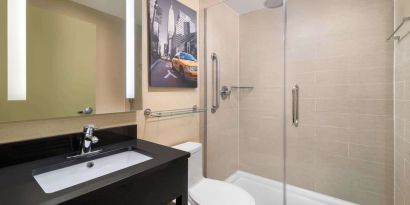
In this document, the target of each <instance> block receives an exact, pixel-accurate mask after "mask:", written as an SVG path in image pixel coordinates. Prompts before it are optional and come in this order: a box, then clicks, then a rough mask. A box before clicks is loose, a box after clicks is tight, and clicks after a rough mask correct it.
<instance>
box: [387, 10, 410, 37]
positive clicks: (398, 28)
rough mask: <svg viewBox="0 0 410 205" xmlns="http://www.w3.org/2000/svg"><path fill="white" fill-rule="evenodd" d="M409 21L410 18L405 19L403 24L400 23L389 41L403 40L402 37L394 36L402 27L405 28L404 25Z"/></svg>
mask: <svg viewBox="0 0 410 205" xmlns="http://www.w3.org/2000/svg"><path fill="white" fill-rule="evenodd" d="M407 21H410V16H409V17H405V18H403V20H402V22H401V23H400V25H399V26H398V27H397V28H396V29H395V30H394V31H393V33H392V34H391V35H390V36H389V38H387V40H388V41H389V40H391V39H392V38H394V39H397V40H400V39H401V37H400V36H394V35H395V34H396V33H397V32H398V31H399V30H400V28H401V27H403V25H404V24H405V23H406V22H407Z"/></svg>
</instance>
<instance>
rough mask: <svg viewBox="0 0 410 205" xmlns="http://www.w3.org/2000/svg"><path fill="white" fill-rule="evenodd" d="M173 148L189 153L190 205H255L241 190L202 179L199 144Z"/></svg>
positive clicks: (221, 182) (194, 143)
mask: <svg viewBox="0 0 410 205" xmlns="http://www.w3.org/2000/svg"><path fill="white" fill-rule="evenodd" d="M173 148H175V149H179V150H182V151H185V152H190V153H191V157H190V158H189V160H188V188H189V195H190V202H191V203H190V205H197V204H199V205H255V199H253V197H252V196H251V195H250V194H249V193H248V192H246V191H245V190H243V189H242V188H240V187H238V186H235V185H233V184H230V183H227V182H224V181H218V180H213V179H207V178H205V177H203V175H202V145H201V144H200V143H196V142H187V143H183V144H179V145H176V146H174V147H173Z"/></svg>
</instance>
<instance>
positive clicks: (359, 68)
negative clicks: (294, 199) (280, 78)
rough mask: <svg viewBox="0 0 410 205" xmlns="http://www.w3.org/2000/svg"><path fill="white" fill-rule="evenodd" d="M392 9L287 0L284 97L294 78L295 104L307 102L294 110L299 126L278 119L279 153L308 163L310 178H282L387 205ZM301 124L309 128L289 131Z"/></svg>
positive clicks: (381, 3)
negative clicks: (283, 131) (282, 129)
mask: <svg viewBox="0 0 410 205" xmlns="http://www.w3.org/2000/svg"><path fill="white" fill-rule="evenodd" d="M393 11H394V9H393V1H390V0H348V1H329V0H312V1H304V0H291V1H288V31H287V51H286V52H287V53H286V54H287V61H286V65H287V67H286V72H287V82H286V86H287V87H286V91H287V93H286V95H287V103H288V104H290V103H291V94H290V90H291V87H292V86H293V85H294V84H299V86H300V97H301V101H300V107H301V108H303V107H311V108H313V109H311V110H309V111H305V112H301V114H300V125H301V126H300V127H299V128H294V127H292V126H291V125H290V122H286V123H288V126H287V127H288V130H287V132H288V136H287V137H288V138H287V139H288V140H287V153H288V156H297V157H288V160H287V163H288V164H290V165H292V166H288V168H287V170H288V172H295V171H293V170H292V169H303V166H308V165H307V164H308V163H311V165H310V166H309V168H308V170H309V171H308V172H307V174H305V177H306V178H308V179H310V180H311V179H313V182H311V181H310V182H311V183H306V182H303V183H302V182H299V181H298V180H301V179H300V177H299V178H298V177H295V176H292V175H291V176H289V177H290V179H289V180H288V183H290V184H294V185H298V186H302V187H303V188H307V189H311V190H314V191H317V192H320V193H325V194H328V195H331V196H334V197H337V198H341V199H344V200H348V201H352V202H356V203H360V204H362V205H374V204H381V205H392V204H393V198H394V195H393V191H392V190H393V187H394V186H393V183H392V182H393V181H394V180H393V176H394V173H393V170H394V168H393V167H394V166H393V165H394V156H393V153H394V148H393V143H394V136H393V135H394V132H393V130H394V126H393V124H394V123H393V114H394V111H393V107H394V102H393V94H394V89H393V88H394V84H393V79H394V76H393V73H394V72H393V71H394V70H393V60H394V56H393V49H394V45H393V43H391V42H386V37H387V36H388V35H389V34H390V32H391V30H392V28H393ZM375 22H377V23H375ZM403 72H404V71H403ZM402 87H404V88H403V89H405V84H403V85H402ZM404 93H406V92H404ZM409 96H410V95H409ZM306 99H308V100H309V101H308V102H306V101H305V100H306ZM311 102H314V104H313V105H311V104H310V103H311ZM305 104H308V105H305ZM305 109H306V108H305ZM286 115H287V119H288V121H289V119H291V108H290V107H289V106H288V110H287V112H286ZM404 126H405V125H404ZM304 127H309V128H310V129H311V130H313V131H312V132H310V133H309V134H308V136H306V134H303V133H302V132H303V131H302V132H301V131H299V132H296V131H293V130H298V129H302V128H304ZM304 129H305V128H304ZM289 135H292V137H290V136H289ZM297 135H300V136H297ZM304 137H309V139H310V140H303V141H301V142H300V143H296V142H294V141H297V140H301V139H303V138H304ZM292 139H294V140H292ZM295 153H302V154H295ZM304 153H311V154H310V155H308V154H306V157H307V158H308V160H305V159H304V156H303V154H304ZM312 164H313V166H312ZM311 169H313V170H311ZM306 175H307V176H306ZM312 183H313V188H312ZM359 193H360V194H359Z"/></svg>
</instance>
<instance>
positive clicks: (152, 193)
mask: <svg viewBox="0 0 410 205" xmlns="http://www.w3.org/2000/svg"><path fill="white" fill-rule="evenodd" d="M187 165H188V161H187V160H179V161H176V162H172V163H169V164H167V165H165V166H160V167H157V168H155V169H153V170H150V171H149V172H146V173H144V174H143V175H136V176H133V177H130V178H127V179H125V180H122V181H119V182H117V183H114V184H111V185H110V186H107V187H104V188H101V189H99V190H96V191H94V192H91V193H88V194H85V195H83V196H81V197H78V198H76V199H73V200H70V201H68V202H65V203H63V204H65V205H84V204H87V205H92V204H95V205H101V204H107V205H108V204H109V205H120V204H123V205H131V204H133V205H166V204H168V203H169V202H171V201H172V200H174V199H177V203H176V204H177V205H187V204H188V201H187V200H188V199H187V196H188V193H187V190H188V187H187V185H188V178H187V177H186V176H187V175H188V173H187V171H188V167H187Z"/></svg>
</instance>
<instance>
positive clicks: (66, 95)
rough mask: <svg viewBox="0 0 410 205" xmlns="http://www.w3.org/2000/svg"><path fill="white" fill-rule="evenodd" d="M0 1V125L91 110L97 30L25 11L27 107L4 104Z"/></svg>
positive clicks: (0, 4)
mask: <svg viewBox="0 0 410 205" xmlns="http://www.w3.org/2000/svg"><path fill="white" fill-rule="evenodd" d="M6 9H7V7H6V0H0V77H1V78H0V83H1V84H0V122H4V121H21V120H32V119H45V118H56V117H68V116H77V115H78V114H77V112H78V111H80V110H82V109H83V108H84V107H86V106H91V107H93V108H95V98H96V97H95V93H96V64H97V63H96V26H95V25H94V24H91V23H88V22H85V21H81V20H79V19H76V18H72V17H69V16H65V15H61V14H58V13H54V12H51V11H47V10H44V9H40V8H37V7H34V6H29V7H28V28H27V32H28V34H27V43H28V45H27V101H7V61H6V60H7V32H6V29H7V19H6V17H7V14H6Z"/></svg>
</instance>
